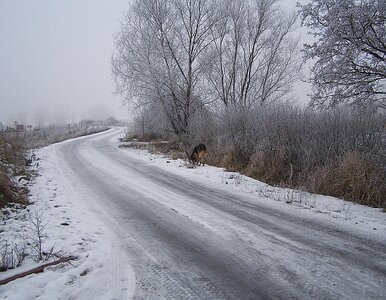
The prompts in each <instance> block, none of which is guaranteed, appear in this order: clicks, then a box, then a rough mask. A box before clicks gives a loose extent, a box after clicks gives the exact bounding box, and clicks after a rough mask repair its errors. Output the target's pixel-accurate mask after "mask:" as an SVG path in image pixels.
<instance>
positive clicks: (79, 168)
mask: <svg viewBox="0 0 386 300" xmlns="http://www.w3.org/2000/svg"><path fill="white" fill-rule="evenodd" d="M122 135H123V130H122V129H119V128H117V129H112V130H110V131H109V132H105V133H100V134H96V135H93V136H89V137H83V138H78V139H74V140H70V141H66V142H63V143H59V144H55V145H52V146H49V147H46V148H43V149H41V150H39V152H38V153H37V154H38V156H39V157H41V159H42V163H41V166H40V167H39V168H40V169H39V172H40V174H41V175H40V176H39V177H37V178H36V181H35V184H34V185H33V186H32V188H31V194H32V195H31V200H32V201H33V202H34V204H33V205H31V206H29V210H30V211H31V212H35V211H37V212H40V213H43V216H44V219H45V221H46V222H47V226H46V234H47V236H48V237H49V239H47V240H46V242H45V243H44V246H45V247H47V249H48V248H49V247H50V246H52V245H54V247H55V249H57V250H61V251H62V252H63V254H67V255H76V256H78V259H77V260H76V261H74V262H72V263H71V264H66V265H64V266H59V267H54V268H51V269H48V270H46V271H45V272H44V273H41V274H36V275H30V276H28V277H26V278H23V279H18V280H15V281H13V282H10V283H8V284H6V285H3V286H0V298H1V299H34V298H38V299H127V298H131V297H134V298H150V299H160V298H161V299H162V298H168V299H170V298H173V299H188V298H189V299H195V298H198V299H199V298H207V299H214V298H217V299H221V298H223V299H228V298H236V299H267V298H268V299H269V298H282V299H288V298H291V297H292V298H302V299H309V298H329V299H338V298H339V299H342V298H345V299H366V298H374V299H381V298H386V287H385V286H386V282H385V278H386V253H385V252H386V251H385V249H386V248H385V247H386V214H384V213H382V212H381V211H380V210H377V209H372V208H368V207H364V206H360V205H355V204H353V203H349V202H345V201H342V200H339V199H335V198H332V197H325V196H320V195H312V194H308V193H305V192H298V191H293V190H289V189H281V188H275V187H270V186H268V185H266V184H263V183H261V182H259V181H256V180H252V179H250V178H247V177H244V176H242V175H239V174H237V173H229V172H225V171H224V170H222V169H219V168H214V167H210V166H205V167H197V168H194V169H190V168H187V166H186V163H185V162H184V161H181V160H169V159H168V158H166V157H163V156H160V155H153V154H149V153H148V152H146V151H141V150H134V149H125V148H124V149H120V148H118V145H119V143H118V140H117V138H118V137H119V136H122ZM26 225H28V221H27V218H23V215H20V213H19V214H18V218H16V219H15V220H12V221H7V222H5V223H4V224H2V225H1V226H0V229H1V230H2V232H1V238H2V239H5V238H7V239H8V240H12V238H16V237H14V233H15V232H18V233H20V234H22V233H23V232H25V231H26V229H25V228H26ZM34 266H36V265H35V264H34V263H33V262H31V261H27V262H25V263H24V264H23V266H22V267H20V268H18V269H16V270H12V271H7V272H3V273H0V279H3V278H5V277H9V276H11V275H13V273H19V272H22V271H24V270H28V269H30V268H32V267H34ZM134 274H135V275H134Z"/></svg>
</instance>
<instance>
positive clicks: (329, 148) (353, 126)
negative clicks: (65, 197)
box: [142, 104, 386, 208]
mask: <svg viewBox="0 0 386 300" xmlns="http://www.w3.org/2000/svg"><path fill="white" fill-rule="evenodd" d="M205 113H206V114H207V115H206V116H205V118H201V117H199V119H198V121H197V124H196V123H193V124H192V129H191V133H190V135H189V136H178V137H176V136H171V135H170V134H167V133H165V132H166V131H163V132H162V131H160V130H158V131H157V128H156V127H152V130H153V131H154V133H153V135H157V136H159V137H162V138H163V140H168V139H169V140H173V141H174V142H173V143H170V144H168V143H165V142H163V143H162V145H159V147H157V144H156V143H151V145H152V147H153V148H156V149H157V151H159V152H162V153H167V152H170V151H169V148H170V145H172V144H173V145H179V147H175V152H177V153H178V151H180V155H176V154H174V157H178V158H186V155H184V154H183V152H184V149H192V148H191V147H192V146H194V145H195V144H197V143H205V144H206V145H207V147H208V153H209V154H208V157H207V160H206V161H207V163H208V164H210V165H214V166H219V167H224V168H226V169H227V170H230V171H238V172H241V173H243V174H245V175H247V176H250V177H253V178H255V179H258V180H261V181H263V182H266V183H268V184H271V185H277V186H284V187H293V188H300V189H303V190H307V191H309V192H313V193H319V194H324V195H331V196H335V197H339V198H343V199H346V200H350V201H354V202H356V203H360V204H365V205H368V206H373V207H380V208H386V131H385V128H386V126H385V124H386V118H385V116H384V115H382V114H379V113H376V112H373V111H369V112H366V111H361V112H356V111H353V110H351V109H349V108H342V109H334V110H326V111H314V110H310V109H301V108H299V107H297V106H295V105H292V104H277V105H276V104H275V105H267V106H262V107H259V108H256V109H250V110H249V111H244V112H241V111H240V110H234V111H232V110H230V109H228V110H227V111H226V112H224V114H223V115H222V118H221V120H219V119H216V117H215V115H212V116H211V115H210V113H209V112H205ZM214 120H216V121H214ZM142 147H146V144H142Z"/></svg>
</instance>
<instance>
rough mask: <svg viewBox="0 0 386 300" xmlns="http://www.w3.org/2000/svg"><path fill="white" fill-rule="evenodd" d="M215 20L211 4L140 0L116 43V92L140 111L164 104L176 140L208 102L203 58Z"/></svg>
mask: <svg viewBox="0 0 386 300" xmlns="http://www.w3.org/2000/svg"><path fill="white" fill-rule="evenodd" d="M215 14H216V11H215V5H214V1H210V0H143V1H142V0H141V1H139V0H138V1H135V2H134V3H133V4H132V6H131V10H130V11H129V13H128V14H127V16H126V18H125V19H124V21H123V22H122V27H121V30H120V32H119V33H118V34H117V36H116V39H115V40H116V48H117V52H116V54H115V55H113V58H112V66H113V74H114V75H115V79H116V83H117V90H118V92H120V93H121V94H123V95H125V96H126V99H127V101H134V100H135V101H136V104H137V105H146V104H148V103H150V102H159V103H161V106H162V108H163V110H164V113H165V115H166V117H167V118H168V120H169V122H170V125H171V127H172V130H173V132H174V133H176V134H184V133H187V132H188V130H189V121H190V119H191V117H192V115H193V114H194V113H195V112H196V110H197V109H199V108H200V107H201V106H202V105H204V104H205V102H206V101H204V98H203V97H202V90H203V89H202V88H200V86H199V84H200V73H201V68H200V63H199V58H200V56H202V55H204V54H205V52H206V50H207V48H208V46H209V45H210V43H211V42H212V36H211V34H210V28H211V26H212V22H215V20H216V17H215ZM199 90H200V91H199Z"/></svg>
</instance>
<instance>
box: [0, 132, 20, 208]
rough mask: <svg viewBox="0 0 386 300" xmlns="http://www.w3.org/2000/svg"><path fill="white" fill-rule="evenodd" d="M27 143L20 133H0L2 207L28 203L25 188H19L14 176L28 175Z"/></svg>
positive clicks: (0, 204)
mask: <svg viewBox="0 0 386 300" xmlns="http://www.w3.org/2000/svg"><path fill="white" fill-rule="evenodd" d="M25 153H26V144H25V139H24V135H22V134H19V133H13V134H7V135H5V134H0V207H4V206H6V205H7V204H8V203H11V202H12V203H26V195H25V194H26V191H25V189H22V188H20V189H19V188H18V185H17V182H16V181H15V179H14V176H21V175H24V176H25V175H26V168H25Z"/></svg>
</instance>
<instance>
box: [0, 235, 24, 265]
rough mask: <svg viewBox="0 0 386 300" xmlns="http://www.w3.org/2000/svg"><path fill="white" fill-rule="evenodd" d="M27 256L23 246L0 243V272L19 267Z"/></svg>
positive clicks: (4, 241) (5, 242) (6, 242)
mask: <svg viewBox="0 0 386 300" xmlns="http://www.w3.org/2000/svg"><path fill="white" fill-rule="evenodd" d="M26 256H27V246H26V245H25V244H17V243H9V242H8V241H6V240H3V241H1V242H0V272H3V271H6V270H8V269H14V268H17V267H20V266H21V264H22V263H23V261H24V259H25V257H26Z"/></svg>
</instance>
